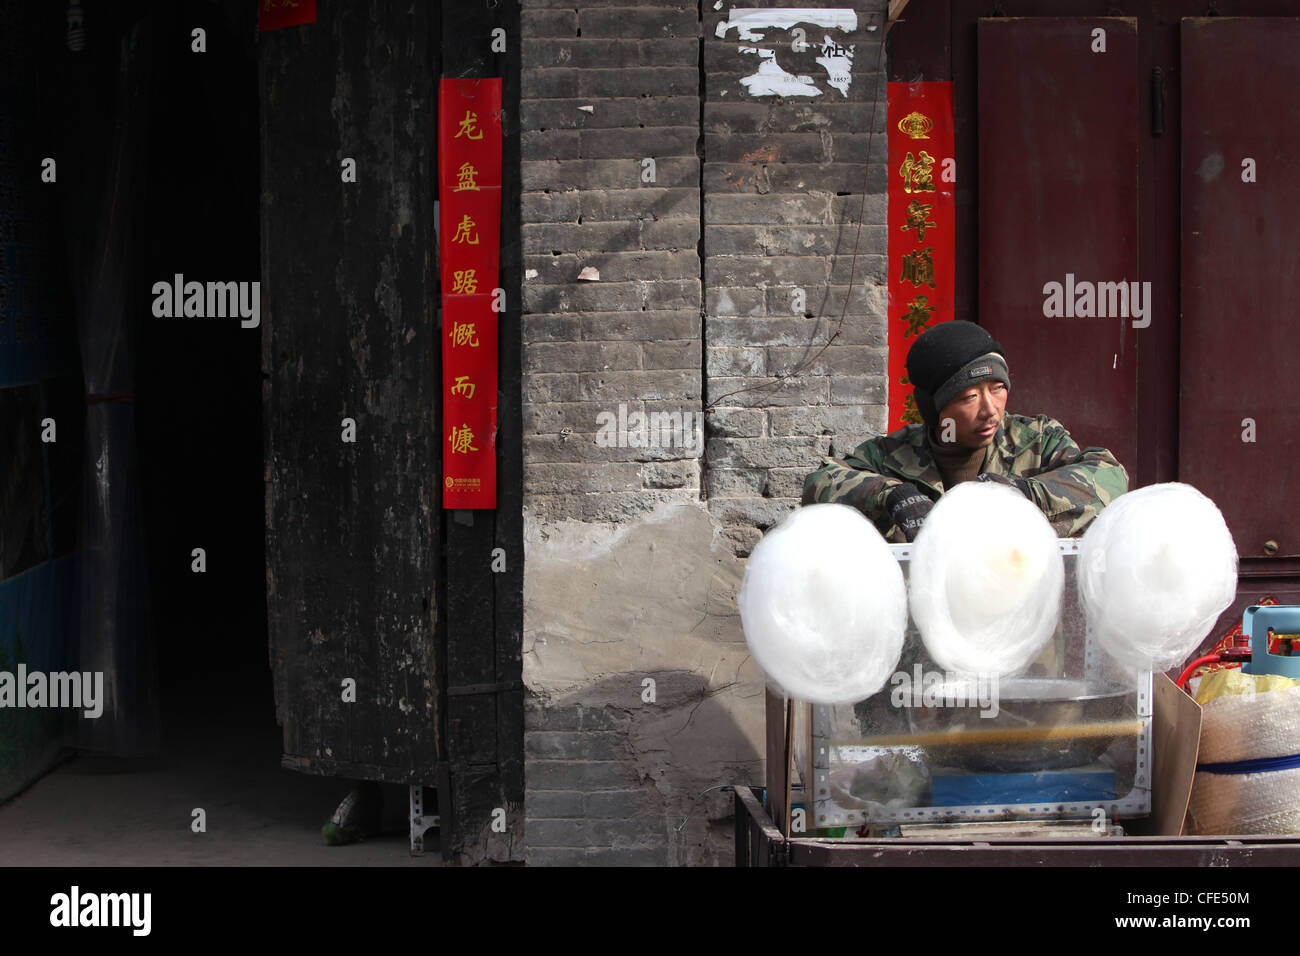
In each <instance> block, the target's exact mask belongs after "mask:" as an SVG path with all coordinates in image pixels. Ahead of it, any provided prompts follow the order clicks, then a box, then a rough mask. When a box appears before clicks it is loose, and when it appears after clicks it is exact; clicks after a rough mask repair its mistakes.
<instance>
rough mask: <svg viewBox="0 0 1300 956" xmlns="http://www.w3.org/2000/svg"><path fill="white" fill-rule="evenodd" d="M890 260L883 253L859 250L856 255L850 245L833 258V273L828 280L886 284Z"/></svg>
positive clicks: (835, 283)
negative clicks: (876, 253) (877, 253)
mask: <svg viewBox="0 0 1300 956" xmlns="http://www.w3.org/2000/svg"><path fill="white" fill-rule="evenodd" d="M887 269H888V260H887V259H886V257H885V256H884V255H883V254H882V255H872V254H866V253H863V251H862V250H861V249H859V250H858V254H857V256H856V257H854V255H853V249H852V247H851V246H850V247H849V249H848V251H847V252H843V253H841V254H840V255H838V256H834V257H832V258H831V274H830V278H829V279H828V280H827V281H828V282H830V283H831V284H832V285H850V284H853V285H856V284H857V283H859V282H861V283H864V284H867V285H885V284H886V281H887V278H888V277H887Z"/></svg>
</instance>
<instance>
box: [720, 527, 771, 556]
mask: <svg viewBox="0 0 1300 956" xmlns="http://www.w3.org/2000/svg"><path fill="white" fill-rule="evenodd" d="M721 537H722V540H723V541H725V542H726V543H727V544H728V545H729V546H730V547H731V550H732V553H734V554H735V555H736V557H738V558H747V557H749V556H750V554H752V553H753V551H754V546H755V545H757V544H758V542H760V541H762V540H763V532H761V531H759V530H758V529H757V528H750V527H747V526H745V525H729V526H728V527H726V528H723V529H722V534H721Z"/></svg>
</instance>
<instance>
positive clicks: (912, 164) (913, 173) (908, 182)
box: [898, 150, 935, 193]
mask: <svg viewBox="0 0 1300 956" xmlns="http://www.w3.org/2000/svg"><path fill="white" fill-rule="evenodd" d="M898 175H900V176H902V177H903V192H906V193H932V192H934V191H935V190H934V182H933V177H934V157H933V156H931V155H930V154H929V153H927V152H926V151H925V150H921V155H920V156H919V157H916V158H913V156H912V154H911V153H910V152H909V153H908V154H907V158H906V159H904V160H903V165H902V166H899V167H898Z"/></svg>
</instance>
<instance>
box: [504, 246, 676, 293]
mask: <svg viewBox="0 0 1300 956" xmlns="http://www.w3.org/2000/svg"><path fill="white" fill-rule="evenodd" d="M587 266H592V267H594V268H596V269H597V270H598V271H599V273H600V279H599V280H598V281H600V282H627V281H632V280H638V279H640V280H648V279H698V278H699V275H700V257H699V256H698V255H696V253H695V250H694V249H692V250H689V251H683V250H677V251H672V250H665V249H645V250H634V251H631V252H599V253H595V252H586V253H572V254H565V255H559V256H552V255H528V256H524V268H525V269H535V270H536V271H537V278H536V279H530V280H528V281H530V282H536V283H538V284H541V285H561V284H567V283H571V282H581V281H586V280H581V279H579V278H578V275H579V273H581V272H582V270H583V269H584V268H585V267H587Z"/></svg>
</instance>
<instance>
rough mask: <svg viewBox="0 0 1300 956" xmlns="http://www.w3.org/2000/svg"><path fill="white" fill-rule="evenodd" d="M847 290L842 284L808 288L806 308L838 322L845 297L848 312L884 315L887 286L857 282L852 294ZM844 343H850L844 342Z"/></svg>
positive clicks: (887, 295)
mask: <svg viewBox="0 0 1300 956" xmlns="http://www.w3.org/2000/svg"><path fill="white" fill-rule="evenodd" d="M770 291H771V290H769V292H770ZM848 292H849V288H848V286H842V285H834V286H822V287H821V288H819V289H818V290H817V291H816V293H815V294H814V293H813V292H812V291H811V290H810V291H809V294H808V309H809V311H811V312H812V313H813V315H816V316H820V317H826V318H832V319H834V320H835V321H836V322H838V321H839V318H840V316H841V315H842V314H843V313H844V300H845V298H846V297H847V298H848V303H849V314H851V315H876V316H880V317H882V318H883V317H884V315H885V310H886V309H887V308H888V306H889V290H888V289H887V288H885V287H884V286H878V285H870V284H867V283H859V284H857V285H855V286H854V287H853V292H852V295H849V294H848ZM769 304H770V303H769ZM844 344H846V345H847V344H852V343H848V342H845V343H844Z"/></svg>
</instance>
